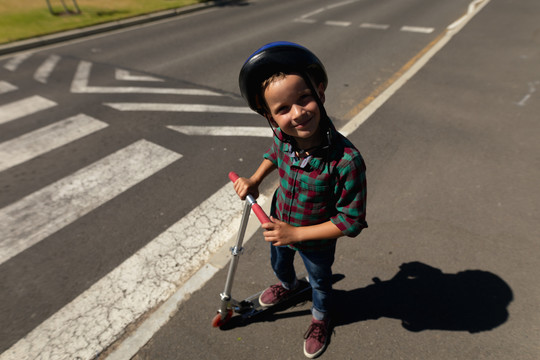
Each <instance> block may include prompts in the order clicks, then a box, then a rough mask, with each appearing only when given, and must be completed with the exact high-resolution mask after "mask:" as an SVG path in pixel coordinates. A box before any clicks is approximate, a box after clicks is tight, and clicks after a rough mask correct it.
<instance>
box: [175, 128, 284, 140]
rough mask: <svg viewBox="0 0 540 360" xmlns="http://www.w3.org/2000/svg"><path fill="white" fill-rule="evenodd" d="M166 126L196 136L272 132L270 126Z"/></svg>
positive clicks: (255, 134) (261, 134)
mask: <svg viewBox="0 0 540 360" xmlns="http://www.w3.org/2000/svg"><path fill="white" fill-rule="evenodd" d="M167 128H169V129H171V130H174V131H178V132H179V133H182V134H185V135H197V136H249V137H272V136H273V135H274V134H273V132H272V129H270V127H268V126H267V127H260V126H188V125H185V126H180V125H169V126H167Z"/></svg>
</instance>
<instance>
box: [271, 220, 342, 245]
mask: <svg viewBox="0 0 540 360" xmlns="http://www.w3.org/2000/svg"><path fill="white" fill-rule="evenodd" d="M271 220H272V222H271V223H266V224H263V225H262V227H263V228H264V229H265V230H266V231H265V232H264V233H263V235H264V240H266V241H268V242H271V243H272V244H273V245H274V246H282V245H291V244H294V243H297V242H302V241H308V240H327V239H337V238H338V237H341V236H343V232H342V231H341V230H339V228H338V227H337V226H336V225H334V223H332V222H331V221H327V222H324V223H322V224H317V225H310V226H299V227H296V226H292V225H289V224H287V223H285V222H283V221H280V220H277V219H275V218H274V217H271Z"/></svg>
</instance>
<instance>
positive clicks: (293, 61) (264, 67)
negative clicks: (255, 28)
mask: <svg viewBox="0 0 540 360" xmlns="http://www.w3.org/2000/svg"><path fill="white" fill-rule="evenodd" d="M280 72H282V73H286V74H287V73H298V74H300V75H301V76H302V77H303V78H304V80H305V81H306V84H308V86H310V87H311V88H312V91H313V92H314V93H316V92H315V91H314V90H315V87H314V86H318V85H319V84H320V83H322V84H323V85H324V89H326V86H327V85H328V77H327V75H326V70H325V68H324V65H323V64H322V62H321V61H320V60H319V58H317V56H315V55H314V54H313V53H312V52H311V51H309V50H308V49H306V48H305V47H303V46H301V45H298V44H295V43H292V42H287V41H276V42H272V43H269V44H266V45H264V46H263V47H261V48H260V49H258V50H257V51H255V52H254V53H253V54H251V56H250V57H248V59H247V60H246V62H245V63H244V65H243V66H242V69H241V70H240V76H239V78H238V83H239V85H240V92H241V94H242V96H243V97H244V99H246V101H247V103H248V105H249V107H250V108H251V109H252V110H254V111H256V112H258V113H259V114H261V115H263V116H265V114H266V113H267V110H266V103H265V101H264V99H263V97H262V88H261V85H262V83H263V82H264V81H265V80H266V79H268V78H270V77H271V76H272V75H274V74H277V73H280ZM319 106H320V107H321V108H322V103H321V102H320V101H319ZM322 110H323V111H324V108H322Z"/></svg>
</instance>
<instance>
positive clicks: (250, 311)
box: [212, 171, 311, 327]
mask: <svg viewBox="0 0 540 360" xmlns="http://www.w3.org/2000/svg"><path fill="white" fill-rule="evenodd" d="M238 177H239V176H238V175H237V174H236V173H234V172H232V171H231V172H230V173H229V179H230V180H231V181H232V182H233V183H234V182H235V181H236V180H237V179H238ZM250 210H253V212H254V213H255V215H256V216H257V218H258V219H259V221H260V222H261V224H265V223H268V222H271V221H270V219H269V218H268V216H267V215H266V214H265V212H264V210H263V209H262V208H261V206H260V205H259V204H257V201H256V200H255V198H254V197H253V196H252V195H248V196H247V197H246V203H245V205H244V212H243V214H242V220H241V221H240V230H239V231H238V235H237V238H236V245H235V246H234V247H232V248H231V255H232V259H231V262H230V264H229V272H228V274H227V279H226V281H225V290H224V291H223V292H222V293H221V294H220V298H221V306H220V308H219V310H218V312H217V314H216V316H215V317H214V319H213V320H212V326H213V327H220V326H223V325H225V324H226V323H227V322H228V321H229V320H230V319H231V318H232V316H233V311H234V312H236V313H238V314H241V315H242V317H243V318H244V319H247V318H250V317H252V316H254V315H256V314H259V313H261V312H262V311H264V310H266V308H264V307H263V306H262V305H261V304H260V303H259V296H260V294H261V293H262V291H261V292H259V293H257V294H254V295H251V296H250V297H248V298H246V299H244V300H242V301H237V300H235V299H233V298H232V297H231V290H232V285H233V280H234V275H235V273H236V268H237V266H238V261H239V260H240V255H242V253H243V248H242V245H243V242H244V235H245V232H246V227H247V224H248V220H249V214H250ZM299 281H300V284H301V287H300V288H299V291H298V292H296V293H295V296H296V295H299V294H301V293H304V292H306V291H307V290H309V289H311V286H310V285H309V282H308V281H307V279H306V278H303V279H299Z"/></svg>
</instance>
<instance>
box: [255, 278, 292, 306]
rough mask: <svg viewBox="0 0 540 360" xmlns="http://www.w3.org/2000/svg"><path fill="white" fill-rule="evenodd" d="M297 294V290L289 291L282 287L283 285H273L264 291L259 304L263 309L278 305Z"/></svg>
mask: <svg viewBox="0 0 540 360" xmlns="http://www.w3.org/2000/svg"><path fill="white" fill-rule="evenodd" d="M295 292H296V289H294V290H287V289H285V288H284V287H283V286H282V285H281V283H280V284H276V285H272V286H270V287H269V288H268V289H266V290H264V291H263V292H262V294H261V296H259V303H260V304H261V305H262V306H263V307H269V306H272V305H276V304H277V303H279V302H281V301H283V300H285V299H287V298H288V297H289V296H291V295H292V294H294V293H295Z"/></svg>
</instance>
